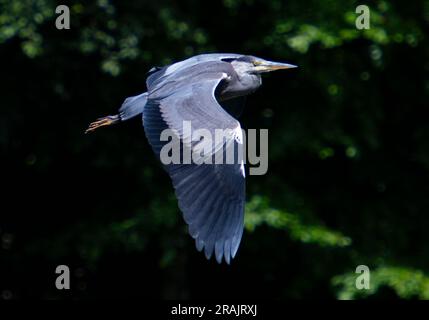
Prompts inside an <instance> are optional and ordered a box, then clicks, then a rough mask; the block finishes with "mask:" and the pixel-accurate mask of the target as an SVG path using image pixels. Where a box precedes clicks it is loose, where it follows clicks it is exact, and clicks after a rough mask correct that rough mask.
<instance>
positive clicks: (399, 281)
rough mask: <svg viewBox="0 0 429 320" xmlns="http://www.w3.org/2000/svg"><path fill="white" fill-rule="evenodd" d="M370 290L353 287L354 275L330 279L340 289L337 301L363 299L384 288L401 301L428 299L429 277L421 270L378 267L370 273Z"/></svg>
mask: <svg viewBox="0 0 429 320" xmlns="http://www.w3.org/2000/svg"><path fill="white" fill-rule="evenodd" d="M370 274H371V277H370V279H371V281H370V288H369V289H368V290H366V289H361V290H358V289H357V288H356V285H355V281H356V274H343V275H339V276H336V277H334V278H333V279H332V283H333V285H335V286H339V287H340V289H339V291H338V293H337V297H338V299H341V300H351V299H357V298H365V297H368V296H371V295H374V294H376V293H377V291H378V290H379V289H380V288H382V287H384V286H386V287H389V288H392V289H393V290H394V291H395V292H396V294H397V295H398V296H399V297H401V298H403V299H412V298H414V299H415V298H419V299H425V300H427V299H429V277H428V276H427V275H425V274H424V273H423V272H422V271H421V270H415V269H411V268H400V267H378V268H377V269H375V270H374V271H371V273H370Z"/></svg>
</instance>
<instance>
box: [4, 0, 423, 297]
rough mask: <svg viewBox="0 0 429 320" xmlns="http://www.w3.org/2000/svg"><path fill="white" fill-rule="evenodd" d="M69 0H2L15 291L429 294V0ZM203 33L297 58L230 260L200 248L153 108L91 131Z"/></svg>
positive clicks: (265, 91)
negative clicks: (62, 8) (360, 286)
mask: <svg viewBox="0 0 429 320" xmlns="http://www.w3.org/2000/svg"><path fill="white" fill-rule="evenodd" d="M58 4H59V3H56V2H55V1H51V0H33V1H29V0H25V1H24V0H20V1H11V0H0V6H1V7H0V8H1V9H0V74H1V77H0V79H1V84H0V97H1V100H0V101H1V102H0V157H1V169H0V170H1V185H2V190H1V213H0V299H20V298H42V299H46V298H54V299H56V298H59V299H63V298H75V299H80V298H112V297H113V298H128V297H135V298H143V297H144V298H147V297H149V298H154V299H160V298H162V299H182V298H200V299H201V298H213V299H220V298H223V299H225V298H243V299H246V298H251V299H258V298H265V299H277V300H282V299H303V298H312V299H336V298H338V299H360V298H366V299H368V298H369V299H373V298H376V299H377V298H389V299H397V298H404V299H426V298H429V275H428V273H429V245H428V241H429V232H428V227H429V215H428V209H429V196H428V195H429V188H428V182H429V179H428V178H429V126H428V117H427V108H428V93H429V78H428V69H429V64H428V56H429V55H428V54H429V46H428V41H427V35H428V22H429V4H428V2H427V1H397V2H388V1H370V2H365V3H360V2H356V1H347V0H346V1H345V0H335V1H333V0H332V1H281V0H224V1H197V0H186V1H180V2H179V1H174V2H168V1H163V0H158V1H107V0H99V1H70V2H62V3H61V4H67V5H69V7H70V12H71V29H70V30H57V29H56V28H55V19H56V15H55V7H56V6H57V5H58ZM359 4H367V5H368V6H369V8H370V9H371V25H370V29H369V30H357V29H356V27H355V19H356V17H357V15H356V13H355V8H356V6H357V5H359ZM203 52H236V53H246V54H252V55H256V56H261V57H263V58H266V59H269V60H274V61H283V62H289V63H292V64H296V65H298V66H299V68H298V69H294V70H290V71H284V72H277V73H273V74H270V75H267V76H266V77H264V80H263V82H264V84H263V86H262V87H261V89H260V90H259V91H257V92H256V93H255V94H253V95H252V96H251V97H249V99H248V103H247V106H246V110H245V112H244V115H243V116H242V118H241V119H240V120H241V122H242V127H244V128H268V129H269V169H268V172H267V174H266V175H264V176H249V177H248V179H247V202H248V203H247V207H246V230H245V232H244V236H243V241H242V244H241V246H240V249H239V251H238V254H237V257H236V259H234V261H233V263H232V264H231V265H230V266H227V265H218V264H217V263H216V262H215V261H214V260H211V261H207V260H206V259H205V258H204V256H203V255H202V254H200V253H198V252H197V251H196V250H195V247H194V241H193V240H192V238H191V237H190V236H188V235H187V229H186V225H185V223H184V221H183V220H182V217H181V215H180V212H179V210H178V207H177V203H176V200H175V197H174V194H173V188H172V186H171V183H170V181H169V178H168V176H167V175H166V173H165V172H164V171H163V169H162V168H161V166H160V164H159V163H158V161H157V160H156V158H155V157H154V155H153V153H152V150H151V149H150V146H149V145H148V142H147V140H146V138H145V136H144V131H143V129H142V127H141V121H140V119H134V120H132V121H129V122H127V123H124V124H121V125H119V126H117V127H111V128H106V129H104V130H103V129H100V131H97V132H96V133H94V134H91V135H84V134H83V132H84V130H85V128H86V126H87V125H88V123H89V122H91V121H93V120H94V119H95V118H97V117H99V116H104V115H107V114H113V113H116V110H117V109H118V107H119V106H120V105H121V103H122V102H123V100H124V99H125V97H127V96H131V95H135V94H138V93H141V92H143V91H145V77H146V71H147V70H148V69H150V68H151V67H152V66H154V65H164V64H168V63H171V62H173V61H178V60H182V59H184V58H186V57H188V56H192V55H195V54H198V53H203ZM60 264H66V265H68V266H69V267H70V269H71V273H72V276H71V290H68V291H58V290H57V289H55V285H54V284H55V278H56V275H55V268H56V266H57V265H60ZM361 264H363V265H367V266H368V267H369V268H370V270H371V289H370V290H357V289H356V288H355V279H356V276H357V275H356V274H355V269H356V267H357V266H358V265H361Z"/></svg>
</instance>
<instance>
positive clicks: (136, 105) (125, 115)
mask: <svg viewBox="0 0 429 320" xmlns="http://www.w3.org/2000/svg"><path fill="white" fill-rule="evenodd" d="M146 102H147V92H144V93H142V94H139V95H137V96H134V97H129V98H126V99H125V101H124V103H123V104H122V106H121V108H120V109H119V117H120V118H121V120H122V121H126V120H128V119H131V118H133V117H135V116H138V115H139V114H141V113H143V109H144V106H145V105H146Z"/></svg>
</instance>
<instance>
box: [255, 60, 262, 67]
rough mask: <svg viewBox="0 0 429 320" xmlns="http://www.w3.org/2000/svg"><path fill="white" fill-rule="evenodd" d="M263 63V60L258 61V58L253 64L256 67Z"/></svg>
mask: <svg viewBox="0 0 429 320" xmlns="http://www.w3.org/2000/svg"><path fill="white" fill-rule="evenodd" d="M261 64H262V62H261V61H258V60H254V61H253V65H254V66H255V67H256V66H260V65H261Z"/></svg>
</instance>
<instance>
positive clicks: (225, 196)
mask: <svg viewBox="0 0 429 320" xmlns="http://www.w3.org/2000/svg"><path fill="white" fill-rule="evenodd" d="M294 67H296V66H294V65H291V64H287V63H278V62H271V61H267V60H264V59H261V58H258V57H254V56H249V55H241V54H223V53H222V54H202V55H197V56H194V57H191V58H189V59H186V60H183V61H180V62H177V63H174V64H171V65H168V66H164V67H154V68H152V69H151V70H150V71H149V73H148V74H149V75H148V77H147V80H146V86H147V92H144V93H142V94H140V95H137V96H133V97H129V98H127V99H126V100H125V101H124V103H123V104H122V106H121V107H120V109H119V113H118V114H116V115H112V116H106V117H103V118H99V119H98V120H97V121H95V122H93V123H91V124H90V125H89V128H88V129H87V131H86V132H90V131H93V130H95V129H97V128H99V127H102V126H108V125H112V124H115V123H118V122H120V121H126V120H128V119H131V118H133V117H135V116H138V115H142V118H143V127H144V130H145V134H146V137H147V138H148V140H149V143H150V145H151V146H152V149H153V151H154V152H155V154H156V155H157V156H158V157H160V153H161V149H162V147H163V146H164V145H165V144H166V142H165V141H161V139H160V135H161V133H162V131H163V130H165V129H174V130H175V132H176V133H177V135H178V137H179V139H180V140H181V143H182V148H183V145H187V146H188V147H190V148H193V147H194V146H195V144H193V142H192V141H190V140H189V139H188V138H189V137H186V136H185V134H184V132H183V129H182V125H183V122H184V121H189V122H190V124H191V127H192V129H193V130H195V129H206V130H208V131H209V132H211V133H213V134H214V131H215V130H217V129H222V130H226V132H229V136H227V137H226V139H225V140H222V142H221V144H222V145H226V144H228V143H229V144H232V145H239V144H242V143H243V141H242V138H241V137H240V134H241V127H240V123H239V122H238V121H237V120H236V119H235V117H234V116H232V115H233V114H234V113H233V112H232V111H234V110H233V109H234V108H239V107H240V106H241V105H242V104H243V99H244V97H246V96H247V95H249V94H250V93H252V92H254V91H255V90H256V89H258V87H259V86H260V85H261V83H262V82H261V74H262V73H264V72H269V71H274V70H280V69H289V68H294ZM228 108H229V109H228ZM226 110H228V112H227V111H226ZM231 110H232V111H231ZM229 111H231V112H229ZM231 114H232V115H231ZM215 150H220V149H219V146H218V145H212V151H211V154H210V155H213V154H214V153H216V152H215ZM223 152H224V151H223ZM164 168H165V170H166V171H167V173H168V174H169V175H170V178H171V180H172V183H173V186H174V188H175V193H176V197H177V199H178V205H179V208H180V210H181V212H182V213H183V217H184V220H185V222H186V223H187V224H188V229H189V233H190V235H191V236H192V237H193V238H194V239H195V243H196V247H197V249H198V250H199V251H202V250H204V253H205V256H206V258H207V259H210V258H211V257H212V255H213V253H214V256H215V257H216V260H217V262H218V263H221V262H222V260H223V259H224V260H225V262H226V263H227V264H229V263H230V261H231V259H232V258H234V257H235V255H236V253H237V250H238V247H239V244H240V242H241V238H242V234H243V227H244V205H245V172H244V165H243V162H242V161H241V162H238V161H237V162H236V163H233V164H205V163H204V164H197V163H178V164H177V163H176V164H164Z"/></svg>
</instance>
